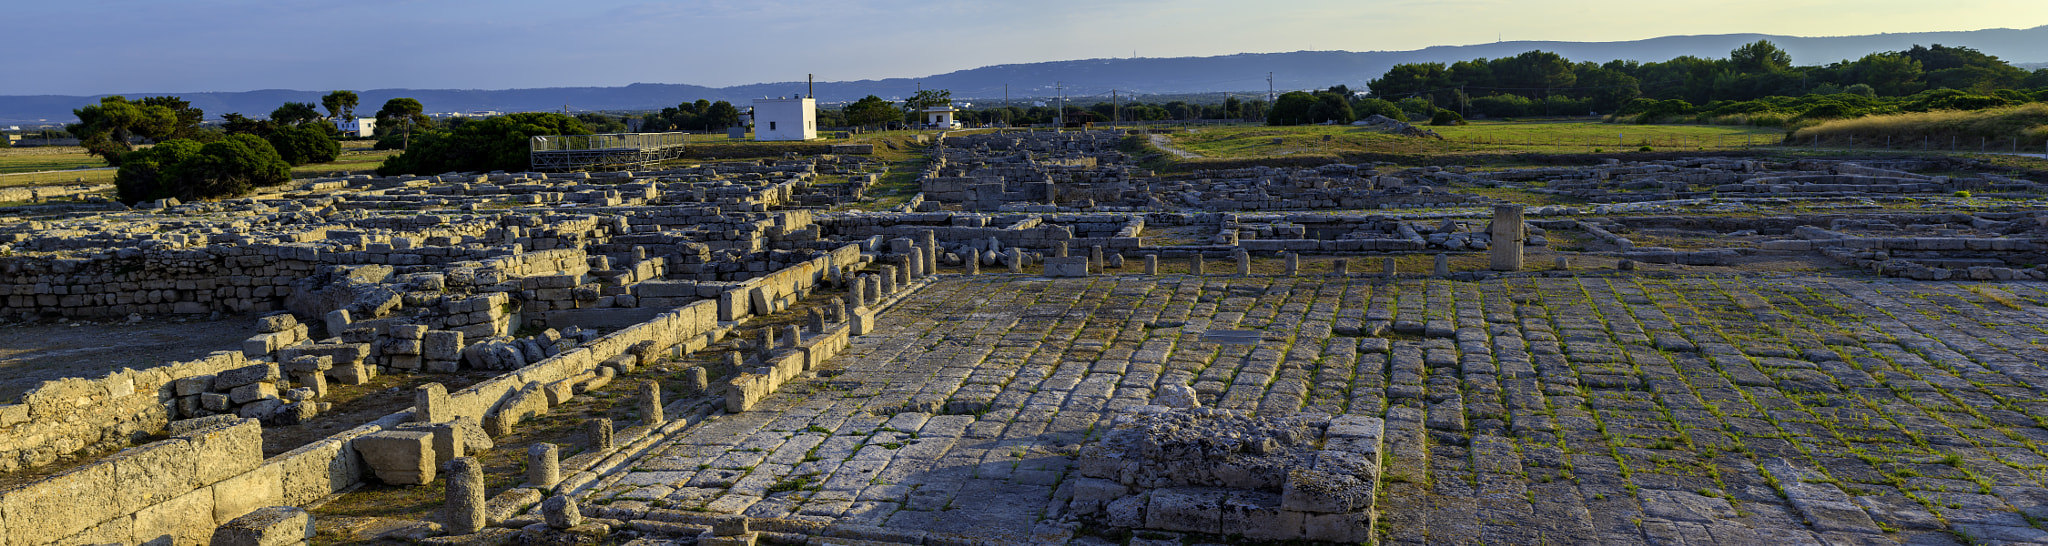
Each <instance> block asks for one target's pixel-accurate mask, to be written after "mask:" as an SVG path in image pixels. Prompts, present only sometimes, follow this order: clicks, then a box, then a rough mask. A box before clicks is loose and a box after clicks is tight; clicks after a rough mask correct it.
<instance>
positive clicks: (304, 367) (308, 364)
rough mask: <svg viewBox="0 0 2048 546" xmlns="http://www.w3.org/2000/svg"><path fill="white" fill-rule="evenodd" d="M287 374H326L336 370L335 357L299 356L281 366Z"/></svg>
mask: <svg viewBox="0 0 2048 546" xmlns="http://www.w3.org/2000/svg"><path fill="white" fill-rule="evenodd" d="M280 368H281V369H283V370H284V371H285V372H286V373H294V374H297V373H309V372H324V371H327V370H330V369H334V357H331V356H325V355H299V356H298V357H296V358H292V359H291V360H288V361H286V362H285V363H284V364H282V365H280Z"/></svg>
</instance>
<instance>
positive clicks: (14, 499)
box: [0, 463, 118, 544]
mask: <svg viewBox="0 0 2048 546" xmlns="http://www.w3.org/2000/svg"><path fill="white" fill-rule="evenodd" d="M114 466H115V465H111V464H103V463H95V464H88V465H85V466H81V467H78V468H74V469H71V470H68V471H64V472H62V473H59V474H56V475H54V476H50V477H47V478H43V479H40V480H36V481H34V482H30V483H29V484H28V485H24V486H21V487H20V488H18V489H14V490H12V491H8V492H7V496H6V497H4V498H0V511H4V513H5V514H6V518H7V519H6V533H7V534H6V537H7V541H6V542H7V543H8V544H43V543H45V542H47V541H49V540H50V538H51V537H65V536H71V535H74V534H77V533H78V532H80V531H84V530H86V529H90V528H92V526H93V525H96V524H98V523H99V522H101V521H104V520H106V519H107V518H111V517H114V516H115V515H117V513H116V509H117V505H116V504H115V499H114V494H115V491H116V489H117V488H118V485H117V482H116V481H115V479H116V471H115V468H114Z"/></svg>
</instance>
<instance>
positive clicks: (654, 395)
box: [640, 381, 668, 425]
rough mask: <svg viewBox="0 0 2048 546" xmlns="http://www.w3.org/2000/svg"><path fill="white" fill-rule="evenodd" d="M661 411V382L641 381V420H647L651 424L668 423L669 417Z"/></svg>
mask: <svg viewBox="0 0 2048 546" xmlns="http://www.w3.org/2000/svg"><path fill="white" fill-rule="evenodd" d="M661 412H662V409H661V383H660V382H658V381H648V382H645V383H641V384H640V418H641V421H644V422H646V423H647V424H649V425H660V424H662V423H667V422H668V418H667V416H664V415H662V414H661Z"/></svg>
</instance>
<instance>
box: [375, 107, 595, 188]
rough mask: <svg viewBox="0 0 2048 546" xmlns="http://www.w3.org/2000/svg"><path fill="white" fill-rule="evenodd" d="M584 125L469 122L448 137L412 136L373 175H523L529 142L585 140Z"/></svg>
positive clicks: (545, 117)
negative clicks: (542, 138)
mask: <svg viewBox="0 0 2048 546" xmlns="http://www.w3.org/2000/svg"><path fill="white" fill-rule="evenodd" d="M587 134H590V130H589V129H586V128H584V127H583V122H581V121H577V119H576V118H572V117H569V116H565V115H562V114H555V113H546V112H523V113H518V114H509V115H504V116H498V117H494V118H488V119H484V120H482V121H472V122H469V123H464V124H462V125H461V126H459V127H456V128H455V129H454V130H452V131H447V132H438V131H437V132H429V133H413V135H412V149H411V150H407V151H406V152H405V153H402V154H398V155H396V156H393V157H392V158H391V159H386V160H384V164H383V165H381V166H379V167H377V174H380V175H384V176H393V175H400V174H424V173H445V172H456V171H471V172H474V171H524V170H527V169H528V168H530V167H531V165H532V163H531V161H532V160H531V153H530V152H531V148H530V144H529V141H530V140H531V139H532V138H533V137H536V136H541V135H587Z"/></svg>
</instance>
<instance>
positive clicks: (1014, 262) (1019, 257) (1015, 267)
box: [1010, 246, 1024, 273]
mask: <svg viewBox="0 0 2048 546" xmlns="http://www.w3.org/2000/svg"><path fill="white" fill-rule="evenodd" d="M1010 272H1011V273H1023V272H1024V251H1022V250H1017V247H1014V246H1013V247H1010Z"/></svg>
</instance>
